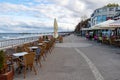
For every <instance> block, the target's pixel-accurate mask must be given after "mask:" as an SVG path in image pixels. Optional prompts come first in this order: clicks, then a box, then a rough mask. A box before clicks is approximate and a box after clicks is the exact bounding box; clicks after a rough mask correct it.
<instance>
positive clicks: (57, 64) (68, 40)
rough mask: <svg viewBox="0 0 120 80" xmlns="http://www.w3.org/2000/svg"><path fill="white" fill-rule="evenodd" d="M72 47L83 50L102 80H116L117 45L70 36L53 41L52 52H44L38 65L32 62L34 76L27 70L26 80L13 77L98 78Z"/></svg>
mask: <svg viewBox="0 0 120 80" xmlns="http://www.w3.org/2000/svg"><path fill="white" fill-rule="evenodd" d="M75 49H78V50H80V51H82V52H83V53H85V55H86V56H87V57H88V58H89V59H90V60H91V61H92V62H93V64H94V65H95V66H96V67H97V68H98V70H99V71H100V73H101V75H102V76H103V77H104V79H105V80H120V77H119V76H118V75H120V55H119V54H114V53H118V52H119V51H120V49H119V48H115V47H112V48H111V47H108V46H106V45H102V44H99V43H96V42H93V41H88V40H86V39H85V38H80V37H76V36H74V35H70V36H68V37H65V38H64V43H57V44H56V47H55V48H54V50H53V51H52V54H48V56H47V60H46V61H42V65H43V66H42V68H40V67H39V66H38V65H36V64H35V65H36V69H37V75H34V72H33V71H31V72H29V71H28V72H27V75H26V79H24V78H23V74H20V75H15V78H14V80H98V79H96V78H95V74H93V72H92V70H91V68H90V66H89V65H88V63H87V62H86V60H85V58H84V57H83V56H82V55H81V54H79V53H78V52H77V51H76V50H75ZM101 50H102V51H101ZM113 52H114V53H113ZM111 71H112V72H111ZM114 74H115V75H114ZM99 80H103V79H99Z"/></svg>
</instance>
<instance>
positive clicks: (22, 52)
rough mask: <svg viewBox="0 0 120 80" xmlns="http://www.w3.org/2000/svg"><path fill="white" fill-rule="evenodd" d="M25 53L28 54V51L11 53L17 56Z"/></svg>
mask: <svg viewBox="0 0 120 80" xmlns="http://www.w3.org/2000/svg"><path fill="white" fill-rule="evenodd" d="M25 54H28V53H27V52H19V53H13V56H16V57H19V56H24V55H25Z"/></svg>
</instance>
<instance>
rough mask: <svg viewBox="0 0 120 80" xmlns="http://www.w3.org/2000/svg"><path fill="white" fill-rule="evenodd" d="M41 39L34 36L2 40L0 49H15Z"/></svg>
mask: <svg viewBox="0 0 120 80" xmlns="http://www.w3.org/2000/svg"><path fill="white" fill-rule="evenodd" d="M39 37H40V36H32V37H21V38H14V39H6V40H0V49H5V48H8V47H14V46H18V45H22V44H25V43H29V42H34V41H37V40H38V39H39Z"/></svg>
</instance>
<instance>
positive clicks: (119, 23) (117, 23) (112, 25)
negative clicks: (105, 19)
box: [109, 20, 120, 28]
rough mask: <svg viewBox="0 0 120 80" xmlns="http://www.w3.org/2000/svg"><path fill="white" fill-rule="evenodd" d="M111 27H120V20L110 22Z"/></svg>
mask: <svg viewBox="0 0 120 80" xmlns="http://www.w3.org/2000/svg"><path fill="white" fill-rule="evenodd" d="M109 26H110V27H113V28H118V27H119V28H120V20H117V21H115V22H113V23H111V24H109Z"/></svg>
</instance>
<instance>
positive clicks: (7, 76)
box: [0, 70, 14, 80]
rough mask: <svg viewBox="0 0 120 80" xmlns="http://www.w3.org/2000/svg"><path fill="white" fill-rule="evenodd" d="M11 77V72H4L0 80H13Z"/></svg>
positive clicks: (12, 73)
mask: <svg viewBox="0 0 120 80" xmlns="http://www.w3.org/2000/svg"><path fill="white" fill-rule="evenodd" d="M13 75H14V72H13V70H11V71H9V72H6V73H5V74H0V80H13Z"/></svg>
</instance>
